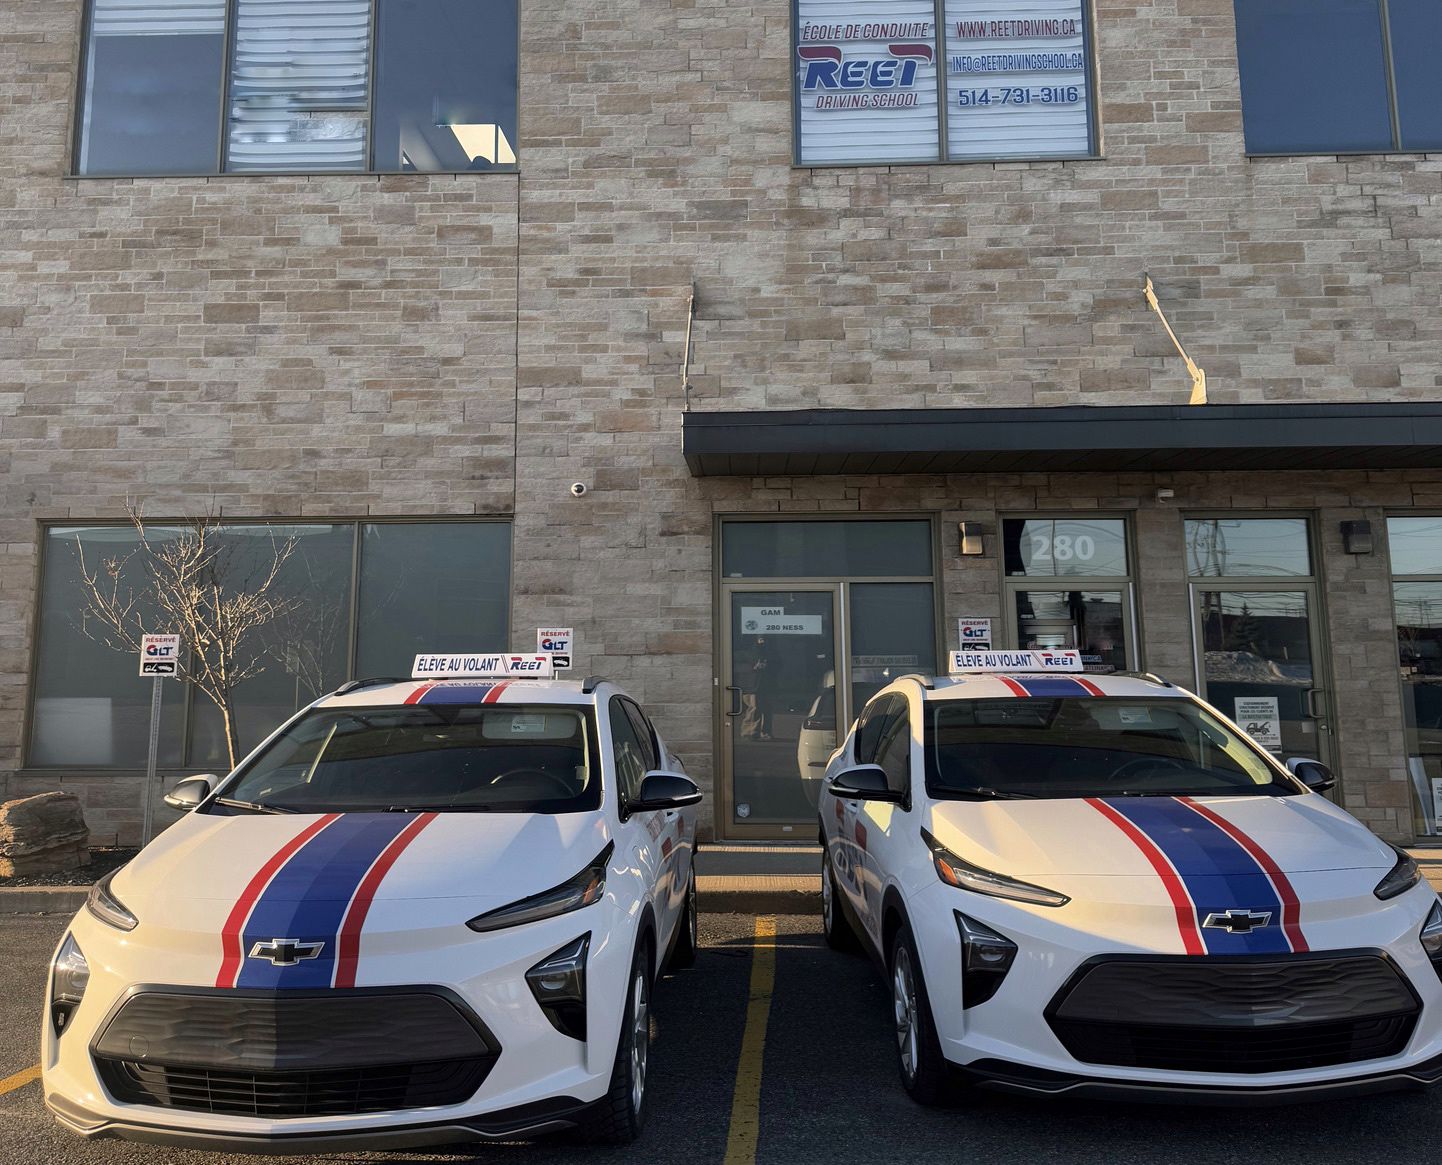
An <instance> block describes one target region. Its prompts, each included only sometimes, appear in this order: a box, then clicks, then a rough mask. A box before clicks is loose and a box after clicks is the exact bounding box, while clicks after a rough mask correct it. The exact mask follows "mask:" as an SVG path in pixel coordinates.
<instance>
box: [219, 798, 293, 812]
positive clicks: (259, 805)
mask: <svg viewBox="0 0 1442 1165" xmlns="http://www.w3.org/2000/svg"><path fill="white" fill-rule="evenodd" d="M215 803H216V804H217V805H229V806H230V807H231V808H232V809H249V810H250V811H251V812H252V813H294V812H296V810H294V809H287V808H286V807H285V806H284V805H267V804H266V803H265V802H264V801H238V800H236V799H235V798H234V797H217V798H216V799H215Z"/></svg>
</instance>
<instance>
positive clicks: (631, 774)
mask: <svg viewBox="0 0 1442 1165" xmlns="http://www.w3.org/2000/svg"><path fill="white" fill-rule="evenodd" d="M611 747H612V749H613V750H614V751H615V756H616V781H617V784H618V786H619V788H620V793H621V804H622V805H629V804H631V802H633V801H635V800H636V798H637V797H638V796H639V795H640V793H641V778H642V777H644V776H645V775H646V769H647V765H646V751H645V749H644V748H642V746H641V739H640V737H639V736H638V735H637V733H636V726H635V725H634V724H632V723H631V717H630V716H628V715H626V708H625V705H624V704H623V702H622V701H621V700H612V701H611Z"/></svg>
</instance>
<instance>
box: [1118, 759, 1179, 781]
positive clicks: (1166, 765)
mask: <svg viewBox="0 0 1442 1165" xmlns="http://www.w3.org/2000/svg"><path fill="white" fill-rule="evenodd" d="M1186 767H1187V766H1186V765H1184V764H1183V763H1182V762H1181V761H1179V760H1177V758H1176V757H1173V756H1139V757H1136V758H1135V759H1134V760H1129V761H1124V762H1122V764H1120V765H1118V766H1117V768H1116V769H1115V770H1114V771H1113V772H1112V775H1111V778H1110V779H1111V780H1113V781H1120V780H1123V779H1125V778H1127V777H1130V776H1131V775H1132V773H1134V772H1136V773H1142V772H1147V771H1149V770H1151V769H1177V770H1184V769H1185V768H1186Z"/></svg>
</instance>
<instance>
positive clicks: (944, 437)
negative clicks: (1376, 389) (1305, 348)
mask: <svg viewBox="0 0 1442 1165" xmlns="http://www.w3.org/2000/svg"><path fill="white" fill-rule="evenodd" d="M682 445H683V449H684V451H685V455H686V464H687V465H688V466H690V468H691V473H692V475H693V476H695V477H723V476H731V477H736V476H741V477H756V476H762V475H777V476H784V475H813V474H837V473H1019V472H1028V473H1042V472H1049V473H1056V472H1110V473H1116V472H1127V471H1134V472H1154V471H1178V470H1188V471H1201V470H1236V469H1431V468H1438V467H1442V404H1430V403H1429V404H1392V403H1388V404H1367V403H1362V404H1311V403H1296V404H1264V405H1262V404H1246V405H1197V406H1189V405H1118V406H1105V407H1087V406H1077V407H1066V408H1011V409H798V410H787V411H770V412H767V411H757V412H688V413H686V414H685V415H684V420H683V423H682Z"/></svg>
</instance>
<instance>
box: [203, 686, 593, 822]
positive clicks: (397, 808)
mask: <svg viewBox="0 0 1442 1165" xmlns="http://www.w3.org/2000/svg"><path fill="white" fill-rule="evenodd" d="M593 740H594V733H593V732H592V731H591V730H590V713H589V710H588V709H585V708H577V707H563V706H556V705H549V706H547V705H542V704H504V705H484V706H483V705H464V704H415V705H406V706H402V707H357V708H318V709H315V710H314V711H312V712H310V713H309V714H307V715H305V716H303V717H301V719H299V720H297V721H296V722H295V723H294V724H292V725H291V726H290V727H289V728H287V729H286V730H285V731H284V732H282V733H281V734H280V735H279V736H278V737H276V739H275V740H273V741H272V742H271V743H270V745H269V746H268V747H267V748H266V749H265V751H264V752H263V753H261V754H260V755H259V756H258V757H256V758H255V759H254V760H253V761H251V762H250V764H248V765H247V766H246V767H245V768H244V770H243V771H242V772H241V775H240V779H239V780H237V781H235V782H234V783H232V784H231V785H229V786H228V787H226V788H225V789H224V790H222V793H221V798H222V799H223V801H229V802H235V803H236V804H233V805H230V806H228V807H227V806H225V805H223V804H222V805H221V806H220V807H219V808H218V809H216V810H215V811H218V812H239V811H246V810H249V811H256V810H261V811H270V812H276V811H281V812H284V811H290V812H296V813H328V812H385V811H394V812H401V811H417V812H418V811H421V810H430V809H435V810H453V811H470V812H497V813H572V812H576V811H579V810H584V809H595V808H597V807H599V805H600V803H601V794H600V770H599V767H598V766H597V765H596V764H595V762H594V760H593V749H592V743H591V742H592V741H593ZM242 802H243V803H246V804H240V803H242Z"/></svg>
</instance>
